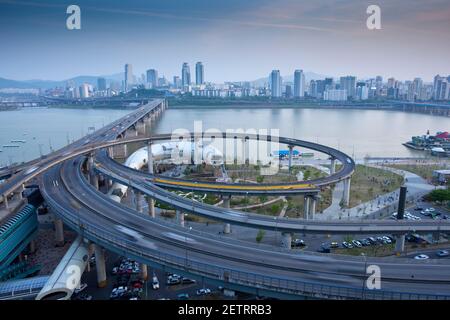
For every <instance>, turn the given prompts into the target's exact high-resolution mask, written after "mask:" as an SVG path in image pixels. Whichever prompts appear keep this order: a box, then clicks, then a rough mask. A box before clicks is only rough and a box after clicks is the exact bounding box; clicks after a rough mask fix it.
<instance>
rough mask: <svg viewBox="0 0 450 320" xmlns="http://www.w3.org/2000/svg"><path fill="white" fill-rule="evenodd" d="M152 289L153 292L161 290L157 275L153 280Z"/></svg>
mask: <svg viewBox="0 0 450 320" xmlns="http://www.w3.org/2000/svg"><path fill="white" fill-rule="evenodd" d="M152 288H153V290H158V289H159V281H158V278H157V277H156V276H155V275H154V276H153V279H152Z"/></svg>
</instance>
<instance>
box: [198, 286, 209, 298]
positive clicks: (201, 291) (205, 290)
mask: <svg viewBox="0 0 450 320" xmlns="http://www.w3.org/2000/svg"><path fill="white" fill-rule="evenodd" d="M196 294H197V295H198V296H206V295H208V294H211V289H208V288H203V289H198V290H197V292H196Z"/></svg>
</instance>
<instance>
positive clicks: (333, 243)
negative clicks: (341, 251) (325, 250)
mask: <svg viewBox="0 0 450 320" xmlns="http://www.w3.org/2000/svg"><path fill="white" fill-rule="evenodd" d="M330 248H339V243H337V242H335V241H333V242H331V243H330Z"/></svg>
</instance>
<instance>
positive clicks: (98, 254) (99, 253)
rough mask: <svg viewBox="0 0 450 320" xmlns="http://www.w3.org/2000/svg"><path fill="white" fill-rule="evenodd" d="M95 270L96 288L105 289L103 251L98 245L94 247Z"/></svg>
mask: <svg viewBox="0 0 450 320" xmlns="http://www.w3.org/2000/svg"><path fill="white" fill-rule="evenodd" d="M95 269H96V271H97V286H98V287H99V288H104V287H106V284H107V279H106V263H105V250H104V249H103V248H102V247H100V246H99V245H98V244H96V245H95Z"/></svg>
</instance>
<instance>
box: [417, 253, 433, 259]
mask: <svg viewBox="0 0 450 320" xmlns="http://www.w3.org/2000/svg"><path fill="white" fill-rule="evenodd" d="M429 258H430V257H429V256H427V255H426V254H419V255H417V256H415V257H414V259H416V260H427V259H429Z"/></svg>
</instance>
